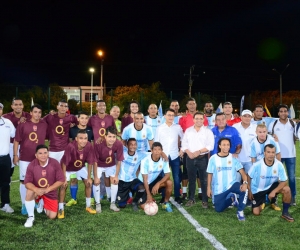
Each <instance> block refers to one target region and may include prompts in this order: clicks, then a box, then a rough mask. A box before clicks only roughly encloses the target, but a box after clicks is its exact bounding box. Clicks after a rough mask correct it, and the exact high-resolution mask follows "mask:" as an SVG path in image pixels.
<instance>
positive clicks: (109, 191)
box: [99, 184, 117, 199]
mask: <svg viewBox="0 0 300 250" xmlns="http://www.w3.org/2000/svg"><path fill="white" fill-rule="evenodd" d="M111 187H112V184H111V186H110V187H105V190H106V196H107V199H109V198H110V197H111V190H110V188H111ZM99 188H100V186H99ZM116 195H117V194H116Z"/></svg>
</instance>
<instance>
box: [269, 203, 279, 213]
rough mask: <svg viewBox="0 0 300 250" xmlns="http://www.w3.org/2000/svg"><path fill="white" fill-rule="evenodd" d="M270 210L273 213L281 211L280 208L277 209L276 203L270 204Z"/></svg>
mask: <svg viewBox="0 0 300 250" xmlns="http://www.w3.org/2000/svg"><path fill="white" fill-rule="evenodd" d="M271 208H272V209H274V210H275V211H281V208H280V207H278V205H277V204H276V203H272V204H271Z"/></svg>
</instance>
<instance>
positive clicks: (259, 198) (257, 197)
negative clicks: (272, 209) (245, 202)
mask: <svg viewBox="0 0 300 250" xmlns="http://www.w3.org/2000/svg"><path fill="white" fill-rule="evenodd" d="M278 185H279V182H274V183H273V184H272V185H271V187H270V188H269V189H267V190H264V191H260V192H258V193H256V194H253V198H254V200H252V208H254V207H259V206H260V205H261V204H263V203H265V202H266V195H267V194H269V193H271V192H272V191H273V190H274V189H275V188H277V187H278Z"/></svg>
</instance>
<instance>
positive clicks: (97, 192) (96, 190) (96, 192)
mask: <svg viewBox="0 0 300 250" xmlns="http://www.w3.org/2000/svg"><path fill="white" fill-rule="evenodd" d="M93 192H94V197H95V201H96V204H99V203H100V185H98V186H95V185H93Z"/></svg>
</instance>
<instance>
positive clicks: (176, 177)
mask: <svg viewBox="0 0 300 250" xmlns="http://www.w3.org/2000/svg"><path fill="white" fill-rule="evenodd" d="M169 164H170V166H171V169H172V175H173V181H174V195H175V198H177V197H179V196H180V182H181V176H182V173H181V169H180V158H179V157H177V158H175V159H174V160H171V158H170V156H169Z"/></svg>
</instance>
